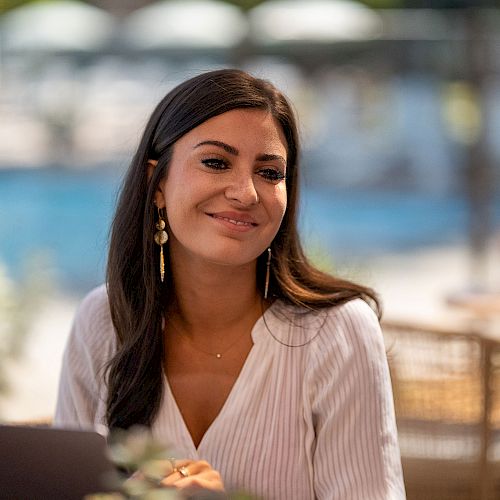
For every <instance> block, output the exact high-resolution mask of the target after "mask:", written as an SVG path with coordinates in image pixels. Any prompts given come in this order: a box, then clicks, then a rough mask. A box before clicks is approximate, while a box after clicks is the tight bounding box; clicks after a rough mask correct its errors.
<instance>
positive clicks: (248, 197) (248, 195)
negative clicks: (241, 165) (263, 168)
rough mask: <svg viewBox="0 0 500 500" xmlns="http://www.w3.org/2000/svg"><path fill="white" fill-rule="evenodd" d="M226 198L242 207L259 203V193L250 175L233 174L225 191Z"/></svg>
mask: <svg viewBox="0 0 500 500" xmlns="http://www.w3.org/2000/svg"><path fill="white" fill-rule="evenodd" d="M225 195H226V198H227V199H228V200H231V201H233V202H236V203H237V204H239V205H241V206H243V207H249V206H252V205H255V204H257V203H259V194H258V193H257V190H256V188H255V184H254V180H253V178H252V175H247V174H245V175H242V174H241V173H238V175H234V176H233V177H232V178H231V180H230V182H229V184H228V185H227V187H226V191H225Z"/></svg>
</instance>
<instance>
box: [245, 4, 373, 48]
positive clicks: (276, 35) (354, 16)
mask: <svg viewBox="0 0 500 500" xmlns="http://www.w3.org/2000/svg"><path fill="white" fill-rule="evenodd" d="M249 20H250V29H251V36H252V39H253V41H254V43H256V44H262V45H273V44H282V43H286V42H295V41H299V42H320V43H328V42H343V41H360V40H370V39H373V38H376V37H377V36H378V35H379V34H380V32H381V28H382V23H381V19H380V18H379V16H378V14H377V13H376V12H375V11H373V10H372V9H370V8H368V7H366V6H364V5H362V4H360V3H358V2H355V1H352V0H310V1H308V2H304V1H302V0H270V1H268V2H264V3H262V4H261V5H258V6H257V7H254V8H253V9H251V10H250V12H249Z"/></svg>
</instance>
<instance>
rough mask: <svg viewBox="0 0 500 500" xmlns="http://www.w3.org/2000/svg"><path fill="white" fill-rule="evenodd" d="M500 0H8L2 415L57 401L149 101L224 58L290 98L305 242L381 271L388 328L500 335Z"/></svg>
mask: <svg viewBox="0 0 500 500" xmlns="http://www.w3.org/2000/svg"><path fill="white" fill-rule="evenodd" d="M497 7H499V6H498V3H497V2H494V1H492V0H475V1H474V0H365V1H355V0H311V1H299V0H268V1H262V0H260V1H259V0H239V1H238V0H232V1H219V0H184V1H181V0H166V1H151V0H94V1H86V2H84V1H74V0H57V1H56V0H53V1H23V0H3V2H2V3H0V342H1V344H0V419H4V420H26V419H36V418H40V417H47V416H50V415H51V414H52V412H53V406H54V404H55V398H56V390H57V379H58V371H59V368H60V360H61V356H62V350H63V348H64V343H65V341H66V338H67V335H68V332H69V329H70V326H71V320H72V316H73V314H74V311H75V308H76V306H77V304H78V302H79V301H80V300H81V298H82V297H83V295H84V294H85V293H86V292H88V291H89V290H90V289H92V288H93V287H94V286H96V285H98V284H100V283H101V282H102V281H103V279H104V269H105V265H106V248H107V239H108V228H109V224H110V221H111V217H112V213H113V209H114V205H115V201H116V196H117V192H118V189H119V186H120V181H121V179H122V177H123V175H124V172H125V171H126V169H127V166H128V163H129V161H130V159H131V155H132V154H133V152H134V150H135V148H136V146H137V144H138V140H139V137H140V134H141V132H142V130H143V128H144V125H145V123H146V121H147V119H148V116H149V114H150V113H151V111H152V109H153V107H154V105H155V104H156V103H157V102H158V101H159V99H160V98H161V97H162V96H163V95H164V94H165V93H166V92H168V91H169V90H170V89H171V88H173V87H174V86H175V85H177V84H178V83H180V82H181V81H183V80H185V79H186V78H188V77H190V76H194V75H195V74H197V73H199V72H201V71H205V70H209V69H215V68H221V67H227V66H236V67H240V68H242V69H245V70H248V71H250V72H252V73H253V74H255V75H258V76H261V77H264V78H267V79H270V80H271V81H273V82H274V83H275V84H276V85H277V86H278V87H279V88H281V89H282V90H283V91H284V92H285V93H286V94H287V95H288V96H289V97H290V99H291V100H292V102H293V103H294V105H295V107H296V110H297V113H298V116H299V122H300V128H301V136H302V140H303V145H304V147H303V154H302V170H303V178H302V183H303V190H302V199H301V203H302V212H301V219H300V224H301V233H302V237H303V239H304V242H305V246H306V248H307V251H308V253H309V254H310V255H311V257H312V258H313V259H314V260H315V261H316V262H317V263H318V265H320V266H322V267H324V268H326V269H329V270H332V271H334V272H336V273H338V274H340V275H343V276H347V277H349V278H352V279H356V280H359V281H362V282H364V283H366V284H368V285H371V286H373V287H374V288H375V289H376V290H378V291H379V293H380V295H381V298H382V302H383V304H384V311H385V315H384V318H385V321H386V323H387V332H388V334H387V338H388V339H390V342H391V345H392V344H393V343H394V338H393V336H392V334H391V333H390V332H393V331H396V330H397V328H399V327H401V325H410V326H411V327H416V328H424V327H425V328H427V329H434V330H439V331H441V330H443V329H445V330H447V331H448V330H449V331H451V332H454V333H460V334H465V335H470V336H472V337H474V338H476V337H475V336H476V335H478V336H479V337H481V338H483V337H485V338H488V339H489V340H488V341H490V340H491V341H492V340H495V338H496V339H498V340H500V327H498V316H499V315H500V299H499V292H500V266H499V262H500V192H499V186H500V182H499V180H500V168H499V163H500V140H499V138H500V9H498V8H497ZM394 325H396V326H397V325H399V326H397V328H396V327H395V326H394ZM413 338H415V336H414V337H413ZM454 345H455V347H456V344H454ZM388 349H389V351H390V346H389V347H388ZM415 349H417V347H415ZM482 349H483V347H482V344H481V346H480V347H479V351H477V352H478V353H479V354H478V355H479V357H480V358H481V359H482V360H484V359H485V357H484V352H483V350H482ZM407 351H408V349H407ZM452 351H453V349H452ZM452 351H447V350H446V349H445V350H444V352H445V353H446V356H448V355H449V353H450V352H452ZM474 352H476V351H474ZM424 357H425V355H424ZM497 361H498V358H494V359H493V362H492V363H493V366H496V365H495V363H496V362H497ZM482 366H483V365H481V366H478V367H476V368H477V369H476V372H477V371H478V370H479V371H481V370H482V369H483V368H481V367H482ZM393 376H396V375H393ZM481 383H482V384H483V385H480V387H479V386H478V387H479V388H478V389H477V391H476V392H477V393H478V398H479V400H478V401H479V403H478V404H480V405H481V408H484V407H485V406H487V408H486V409H485V413H484V415H485V416H484V415H483V417H481V418H483V420H484V419H486V420H484V421H489V420H488V419H490V420H491V418H492V417H491V415H492V411H493V410H494V409H495V408H496V407H495V406H494V404H493V406H492V404H490V402H489V401H490V400H489V399H488V397H487V395H486V392H484V390H483V391H482V389H481V387H483V389H484V380H483V381H482V382H480V384H481ZM487 383H488V384H489V382H487ZM489 385H491V384H489ZM481 391H482V392H481ZM488 405H490V406H488ZM492 408H493V410H492ZM484 421H483V423H484ZM485 432H486V431H485ZM488 432H489V431H488ZM483 434H484V433H483ZM487 437H488V438H490V437H491V436H490V435H486V434H484V435H483V437H482V438H481V440H480V441H478V443H479V442H480V443H482V444H480V445H479V444H478V446H479V447H480V448H481V449H483V448H484V446H486V445H485V443H484V440H485V439H486V438H487ZM482 453H483V454H482V455H481V456H482V459H481V460H483V462H484V461H485V460H486V458H487V457H486V458H485V453H486V451H485V450H484V449H483V451H482ZM488 453H489V452H488ZM488 453H486V455H487V454H488ZM499 454H500V453H499ZM497 458H498V457H497ZM483 465H484V464H483ZM442 498H444V497H442ZM453 498H459V497H458V496H454V497H453ZM460 498H462V497H460ZM463 498H466V497H463ZM467 498H472V497H467ZM474 498H476V497H474ZM477 498H479V496H478V497H477ZM481 498H486V497H481Z"/></svg>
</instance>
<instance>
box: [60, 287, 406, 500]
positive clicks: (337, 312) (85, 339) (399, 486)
mask: <svg viewBox="0 0 500 500" xmlns="http://www.w3.org/2000/svg"><path fill="white" fill-rule="evenodd" d="M252 339H253V342H254V345H253V347H252V349H251V351H250V353H249V355H248V358H247V359H246V361H245V364H244V366H243V368H242V371H241V373H240V375H239V377H238V379H237V380H236V382H235V384H234V386H233V388H232V390H231V393H230V394H229V397H228V398H227V400H226V402H225V404H224V406H223V408H222V410H221V412H220V413H219V415H218V416H217V418H216V419H215V420H214V422H213V423H212V425H211V426H210V428H209V429H208V430H207V432H206V434H205V435H204V437H203V439H202V441H201V442H200V444H199V446H198V448H196V447H195V446H194V444H193V441H192V439H191V436H190V434H189V432H188V430H187V428H186V425H185V423H184V421H183V419H182V416H181V414H180V411H179V409H178V407H177V404H176V402H175V399H174V397H173V395H172V392H171V390H170V387H169V384H168V380H167V379H166V378H165V379H164V388H163V401H162V406H161V409H160V412H159V414H158V417H157V419H156V421H155V422H154V425H153V427H152V432H153V434H154V436H155V437H156V438H157V439H158V440H160V441H162V442H164V443H165V444H167V445H169V446H170V447H171V449H172V450H175V456H176V457H177V458H190V459H195V460H198V459H203V460H207V461H208V462H209V463H210V464H211V465H212V466H213V467H214V468H215V469H217V470H219V472H220V473H221V475H222V478H223V480H224V484H225V486H226V489H227V490H230V491H231V490H236V489H238V490H245V491H247V492H251V493H252V494H254V495H256V496H258V497H260V498H263V499H266V500H281V499H283V500H284V499H287V500H293V499H296V500H309V499H322V500H323V499H324V500H334V499H335V500H337V499H338V500H348V499H359V500H391V499H404V498H405V492H404V485H403V476H402V470H401V460H400V453H399V447H398V442H397V431H396V425H395V417H394V407H393V400H392V392H391V384H390V378H389V370H388V366H387V360H386V355H385V348H384V343H383V338H382V334H381V331H380V327H379V323H378V320H377V318H376V316H375V314H374V313H373V311H372V310H371V309H370V308H369V306H368V305H367V304H366V303H365V302H364V301H362V300H360V299H356V300H353V301H350V302H348V303H347V304H344V305H342V306H338V307H332V308H329V309H324V310H322V311H319V312H315V313H313V312H302V311H299V310H297V309H296V308H293V307H291V306H287V305H285V304H284V303H282V302H281V301H276V302H275V303H274V304H273V305H272V306H271V307H270V308H269V309H268V310H267V311H266V312H265V313H264V315H263V316H262V317H261V318H259V320H258V321H257V322H256V324H255V325H254V327H253V330H252ZM115 348H116V341H115V334H114V329H113V325H112V322H111V317H110V312H109V305H108V299H107V294H106V289H105V287H104V286H102V287H100V288H97V289H95V290H94V291H93V292H91V293H90V294H89V295H88V296H87V297H86V298H85V299H84V301H83V302H82V304H81V305H80V307H79V310H78V312H77V315H76V317H75V320H74V324H73V327H72V331H71V334H70V337H69V340H68V343H67V346H66V351H65V354H64V361H63V368H62V373H61V378H60V385H59V397H58V402H57V409H56V416H55V425H56V426H59V427H71V428H75V427H77V428H96V427H102V426H104V425H105V418H104V415H105V401H106V386H105V383H104V379H103V366H104V365H105V363H106V362H107V361H108V360H109V359H110V357H111V356H112V355H113V353H114V352H115Z"/></svg>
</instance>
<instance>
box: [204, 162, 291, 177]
mask: <svg viewBox="0 0 500 500" xmlns="http://www.w3.org/2000/svg"><path fill="white" fill-rule="evenodd" d="M201 163H203V165H205V166H206V167H208V168H211V169H213V170H226V169H227V167H228V162H227V161H226V160H222V159H220V158H207V159H205V160H201ZM258 173H259V175H261V176H262V177H263V178H264V179H266V180H268V181H271V182H279V181H282V180H283V179H285V174H284V173H282V172H281V171H280V170H278V169H275V168H263V169H261V170H259V171H258Z"/></svg>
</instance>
